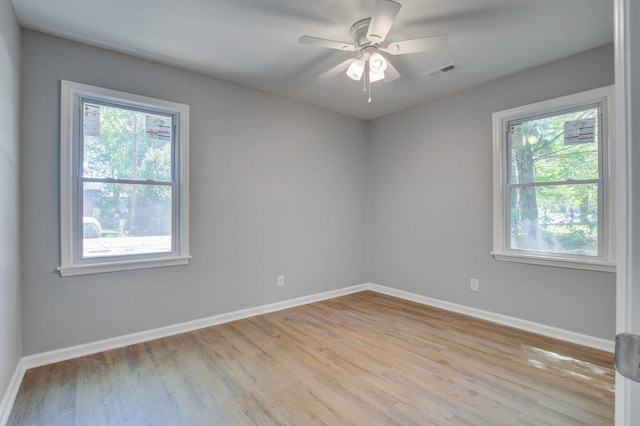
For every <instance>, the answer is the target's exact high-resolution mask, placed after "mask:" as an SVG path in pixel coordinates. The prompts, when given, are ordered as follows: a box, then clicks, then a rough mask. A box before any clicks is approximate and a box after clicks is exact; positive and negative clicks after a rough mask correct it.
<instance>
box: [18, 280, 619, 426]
mask: <svg viewBox="0 0 640 426" xmlns="http://www.w3.org/2000/svg"><path fill="white" fill-rule="evenodd" d="M613 385H614V370H613V356H612V355H611V354H609V353H606V352H602V351H598V350H595V349H591V348H584V347H581V346H579V345H574V344H571V343H567V342H562V341H558V340H555V339H551V338H548V337H545V336H540V335H536V334H533V333H529V332H524V331H521V330H516V329H512V328H509V327H505V326H502V325H498V324H494V323H490V322H488V321H483V320H478V319H476V318H472V317H467V316H464V315H460V314H456V313H452V312H448V311H444V310H441V309H437V308H433V307H428V306H424V305H420V304H418V303H414V302H409V301H405V300H401V299H396V298H393V297H390V296H386V295H381V294H377V293H374V292H369V291H365V292H361V293H356V294H352V295H348V296H344V297H339V298H336V299H331V300H327V301H323V302H318V303H313V304H309V305H305V306H300V307H297V308H292V309H288V310H284V311H279V312H274V313H270V314H267V315H261V316H257V317H253V318H247V319H244V320H240V321H235V322H231V323H227V324H222V325H218V326H215V327H210V328H206V329H201V330H197V331H194V332H190V333H185V334H180V335H177V336H171V337H167V338H163V339H158V340H154V341H151V342H145V343H141V344H137V345H132V346H128V347H126V348H122V349H116V350H112V351H107V352H103V353H99V354H95V355H90V356H86V357H82V358H78V359H74V360H69V361H64V362H60V363H57V364H52V365H48V366H44V367H39V368H34V369H31V370H29V371H27V373H26V374H25V377H24V380H23V382H22V385H21V387H20V390H19V392H18V395H17V398H16V401H15V404H14V407H13V410H12V412H11V416H10V418H9V422H8V424H9V425H43V424H46V425H73V424H82V425H85V424H91V425H138V424H145V425H146V424H150V425H168V424H171V425H180V424H184V425H195V424H198V425H200V424H216V425H217V424H229V425H231V424H233V425H237V424H259V425H266V424H296V425H297V424H305V425H307V424H330V425H335V424H353V425H356V424H447V425H448V424H454V425H469V424H521V425H529V424H531V425H539V424H553V425H558V424H563V425H565V424H589V425H600V424H602V425H606V424H613V412H614V393H613V392H614V388H613Z"/></svg>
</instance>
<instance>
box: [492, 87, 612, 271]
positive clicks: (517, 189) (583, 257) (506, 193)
mask: <svg viewBox="0 0 640 426" xmlns="http://www.w3.org/2000/svg"><path fill="white" fill-rule="evenodd" d="M613 107H614V102H613V86H608V87H605V88H601V89H595V90H590V91H588V92H583V93H579V94H575V95H571V96H565V97H562V98H557V99H553V100H549V101H545V102H540V103H536V104H533V105H527V106H523V107H519V108H514V109H510V110H506V111H501V112H496V113H494V114H493V134H494V143H493V147H494V148H493V151H494V156H493V158H494V223H493V227H494V229H493V231H494V242H493V244H494V249H493V252H492V255H493V256H494V257H495V258H496V259H498V260H506V261H514V262H524V263H533V264H539V265H547V266H561V267H568V268H578V269H591V270H600V271H611V272H613V271H615V263H614V262H615V253H614V249H615V247H614V245H615V239H614V238H615V221H614V211H613V206H614V194H613V189H614V182H613V177H612V174H611V173H610V171H612V170H614V168H613V161H614V157H615V156H614V155H613V152H614V151H613V123H614V122H615V120H614V117H613Z"/></svg>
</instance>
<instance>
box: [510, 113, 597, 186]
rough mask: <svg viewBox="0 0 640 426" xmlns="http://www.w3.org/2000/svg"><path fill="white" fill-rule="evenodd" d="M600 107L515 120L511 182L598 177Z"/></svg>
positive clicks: (511, 146)
mask: <svg viewBox="0 0 640 426" xmlns="http://www.w3.org/2000/svg"><path fill="white" fill-rule="evenodd" d="M598 126H599V123H598V109H597V108H595V107H594V108H588V109H582V110H580V111H573V112H570V113H562V114H559V115H554V116H551V117H545V118H538V119H532V120H528V121H523V122H520V123H517V124H511V125H510V126H509V127H510V131H509V149H510V156H511V157H510V158H511V176H510V178H511V181H510V183H528V182H560V181H565V180H567V179H575V180H586V179H598V155H599V154H598V144H599V141H598Z"/></svg>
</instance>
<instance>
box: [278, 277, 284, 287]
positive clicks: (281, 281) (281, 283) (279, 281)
mask: <svg viewBox="0 0 640 426" xmlns="http://www.w3.org/2000/svg"><path fill="white" fill-rule="evenodd" d="M278 287H284V275H278Z"/></svg>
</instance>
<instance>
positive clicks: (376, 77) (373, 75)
mask: <svg viewBox="0 0 640 426" xmlns="http://www.w3.org/2000/svg"><path fill="white" fill-rule="evenodd" d="M380 80H384V72H373V71H369V81H371V82H372V83H375V82H376V81H380Z"/></svg>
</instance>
